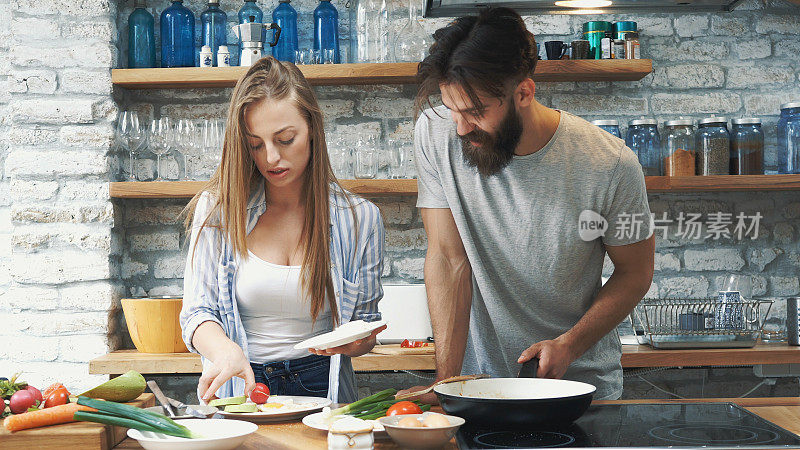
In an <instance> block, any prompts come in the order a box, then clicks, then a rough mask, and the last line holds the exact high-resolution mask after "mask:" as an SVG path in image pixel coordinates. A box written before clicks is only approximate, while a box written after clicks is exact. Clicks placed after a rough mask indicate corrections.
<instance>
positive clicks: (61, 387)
mask: <svg viewBox="0 0 800 450" xmlns="http://www.w3.org/2000/svg"><path fill="white" fill-rule="evenodd" d="M60 390H63V391H64V392H66V393H67V397H69V391H67V388H65V387H64V385H63V384H61V383H53V384H51V385H50V386H48V387H47V389H45V390H44V392H42V397H43V398H45V399H46V398H47V397H50V395H51V394H53V393H54V392H56V391H60Z"/></svg>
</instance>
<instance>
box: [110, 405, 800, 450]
mask: <svg viewBox="0 0 800 450" xmlns="http://www.w3.org/2000/svg"><path fill="white" fill-rule="evenodd" d="M680 401H681V402H687V401H688V402H694V401H696V402H712V401H717V402H720V401H730V402H733V403H737V404H739V405H741V406H742V407H744V408H746V409H747V410H749V411H750V412H752V413H754V414H757V415H759V416H761V417H763V418H765V419H767V420H769V421H771V422H773V423H775V424H777V425H778V426H781V427H783V428H785V429H787V430H789V431H791V432H793V433H800V398H794V397H791V398H751V399H697V400H680ZM661 402H664V403H674V402H673V401H670V400H620V401H603V402H595V403H596V404H624V403H661ZM434 410H437V408H434ZM438 411H440V412H441V409H438ZM115 448H116V449H141V448H142V447H141V446H140V445H139V443H138V442H136V441H134V440H133V439H130V438H129V439H126V440H125V441H123V442H122V443H120V444H119V445H118V446H117V447H115ZM240 448H242V449H261V448H269V449H276V450H277V449H285V450H306V449H315V448H319V449H325V448H327V434H326V433H325V432H323V431H319V430H315V429H312V428H309V427H307V426H305V425H303V424H302V423H301V422H299V421H295V422H283V423H275V424H267V425H259V427H258V431H257V432H256V433H255V434H254V435H252V436H250V438H248V439H247V441H245V443H244V444H243V445H242V446H241V447H240ZM375 448H376V449H396V448H399V447H398V446H396V445H394V443H393V442H392V441H391V440H384V439H381V440H378V441H376V443H375ZM444 448H446V449H456V448H458V447H457V446H456V444H455V439H454V440H452V441H450V443H449V444H448V445H447V446H446V447H444Z"/></svg>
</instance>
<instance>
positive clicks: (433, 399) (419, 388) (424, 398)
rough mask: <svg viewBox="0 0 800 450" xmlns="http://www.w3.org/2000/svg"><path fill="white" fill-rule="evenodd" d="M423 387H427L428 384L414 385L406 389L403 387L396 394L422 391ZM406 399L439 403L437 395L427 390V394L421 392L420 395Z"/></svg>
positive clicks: (431, 403)
mask: <svg viewBox="0 0 800 450" xmlns="http://www.w3.org/2000/svg"><path fill="white" fill-rule="evenodd" d="M425 389H428V386H414V387H410V388H408V389H403V390H402V391H400V392H398V393H397V395H400V394H406V393H408V392H417V391H423V390H425ZM406 400H418V401H420V402H422V403H427V404H429V405H438V404H439V397H437V396H436V394H435V393H433V392H428V393H427V394H422V395H420V396H418V397H411V398H408V399H406Z"/></svg>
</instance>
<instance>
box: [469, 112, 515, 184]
mask: <svg viewBox="0 0 800 450" xmlns="http://www.w3.org/2000/svg"><path fill="white" fill-rule="evenodd" d="M520 136H522V118H521V117H520V116H519V114H517V111H516V110H515V109H514V106H513V105H511V104H510V105H509V108H508V112H506V115H505V117H503V120H502V121H501V122H500V126H499V128H498V129H497V133H495V135H491V134H489V133H487V132H485V131H483V130H481V129H479V128H475V129H474V130H472V131H470V132H469V133H467V134H465V135H464V136H459V138H460V139H461V150H462V151H463V153H464V162H466V163H467V165H468V166H470V167H475V168H477V169H478V172H480V174H481V175H484V176H489V175H494V174H496V173H497V172H499V171H500V170H502V169H503V168H504V167H506V166H507V165H508V164H509V163H510V162H511V159H512V158H513V157H514V150H515V149H516V148H517V144H519V139H520ZM470 141H473V142H477V143H478V144H479V146H475V145H472V143H471V142H470Z"/></svg>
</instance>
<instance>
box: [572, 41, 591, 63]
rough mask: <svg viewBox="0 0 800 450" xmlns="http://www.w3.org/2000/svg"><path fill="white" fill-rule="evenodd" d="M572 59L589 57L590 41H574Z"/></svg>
mask: <svg viewBox="0 0 800 450" xmlns="http://www.w3.org/2000/svg"><path fill="white" fill-rule="evenodd" d="M571 47H572V59H589V41H587V40H586V39H577V40H574V41H572V43H571Z"/></svg>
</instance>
